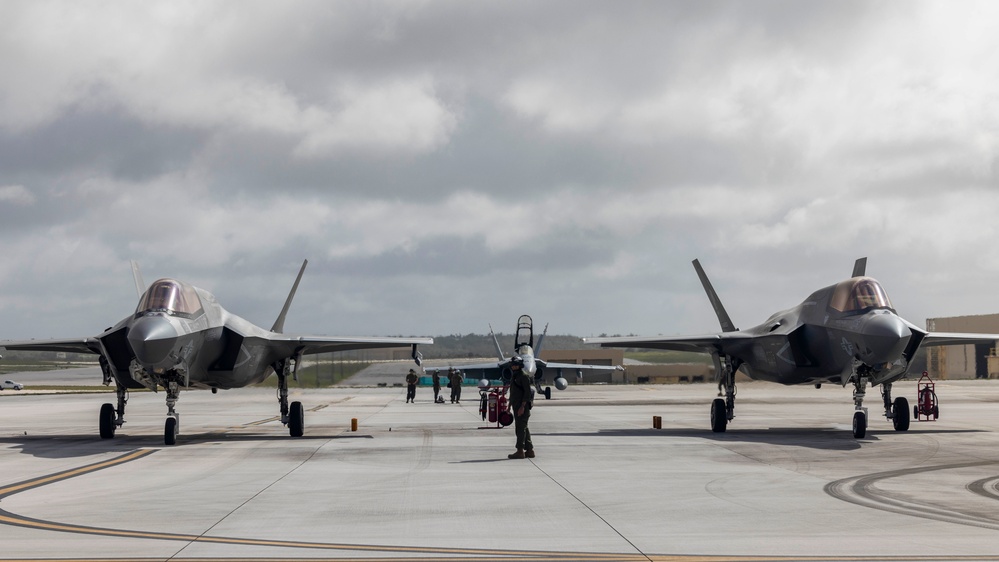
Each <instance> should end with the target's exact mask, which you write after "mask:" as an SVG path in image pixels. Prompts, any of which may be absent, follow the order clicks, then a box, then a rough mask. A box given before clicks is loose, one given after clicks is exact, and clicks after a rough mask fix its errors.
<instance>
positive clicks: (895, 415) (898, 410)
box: [891, 396, 909, 431]
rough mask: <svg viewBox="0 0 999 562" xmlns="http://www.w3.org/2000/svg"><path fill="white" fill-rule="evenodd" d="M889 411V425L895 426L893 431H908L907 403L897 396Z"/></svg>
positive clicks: (902, 397) (903, 398)
mask: <svg viewBox="0 0 999 562" xmlns="http://www.w3.org/2000/svg"><path fill="white" fill-rule="evenodd" d="M891 411H892V418H891V424H892V425H893V426H895V431H909V401H908V400H906V399H905V397H904V396H899V397H898V398H896V399H895V405H894V406H893V407H892V409H891Z"/></svg>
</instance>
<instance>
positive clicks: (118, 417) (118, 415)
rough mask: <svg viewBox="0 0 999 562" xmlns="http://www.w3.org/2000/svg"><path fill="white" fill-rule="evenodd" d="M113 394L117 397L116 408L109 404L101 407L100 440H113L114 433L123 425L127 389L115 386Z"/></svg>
mask: <svg viewBox="0 0 999 562" xmlns="http://www.w3.org/2000/svg"><path fill="white" fill-rule="evenodd" d="M115 394H117V395H118V407H117V408H115V406H114V404H111V403H106V404H103V405H101V414H100V423H99V426H100V431H101V439H113V438H114V433H115V431H117V430H118V428H119V427H121V426H123V425H125V404H127V403H128V389H127V388H125V387H123V386H121V385H116V386H115Z"/></svg>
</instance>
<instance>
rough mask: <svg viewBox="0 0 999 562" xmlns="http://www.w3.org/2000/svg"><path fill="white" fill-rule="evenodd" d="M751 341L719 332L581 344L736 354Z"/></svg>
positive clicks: (742, 335) (738, 334)
mask: <svg viewBox="0 0 999 562" xmlns="http://www.w3.org/2000/svg"><path fill="white" fill-rule="evenodd" d="M752 339H753V336H752V335H751V334H747V333H745V332H720V333H717V334H707V335H701V336H666V337H664V336H657V337H645V336H637V337H636V336H626V337H613V338H583V342H584V343H591V344H596V345H599V346H600V347H641V348H647V349H666V350H670V351H699V352H702V353H715V352H721V353H725V354H737V353H736V352H737V350H738V349H741V348H743V347H744V346H745V345H746V344H747V343H749V342H750V341H751V340H752Z"/></svg>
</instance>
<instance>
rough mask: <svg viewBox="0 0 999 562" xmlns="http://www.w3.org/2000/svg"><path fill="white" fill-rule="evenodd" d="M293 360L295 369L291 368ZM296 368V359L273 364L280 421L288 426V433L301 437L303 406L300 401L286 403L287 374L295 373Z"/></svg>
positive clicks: (303, 416) (303, 419) (302, 430)
mask: <svg viewBox="0 0 999 562" xmlns="http://www.w3.org/2000/svg"><path fill="white" fill-rule="evenodd" d="M292 361H295V369H294V370H292V368H291V362H292ZM297 370H298V361H297V360H293V359H282V360H280V361H278V362H277V363H275V364H274V372H275V373H277V376H278V402H279V403H280V404H281V423H283V424H285V425H286V426H288V433H289V434H290V435H291V436H292V437H301V436H302V435H304V434H305V408H303V407H302V403H301V402H292V403H291V404H288V375H289V374H290V375H292V376H294V375H295V371H297Z"/></svg>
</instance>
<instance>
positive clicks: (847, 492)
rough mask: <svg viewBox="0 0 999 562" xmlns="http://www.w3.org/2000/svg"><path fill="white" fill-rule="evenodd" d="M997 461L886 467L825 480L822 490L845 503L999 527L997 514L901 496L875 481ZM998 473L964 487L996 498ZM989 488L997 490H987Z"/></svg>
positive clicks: (998, 492)
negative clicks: (881, 469)
mask: <svg viewBox="0 0 999 562" xmlns="http://www.w3.org/2000/svg"><path fill="white" fill-rule="evenodd" d="M990 465H999V461H994V460H989V461H973V462H964V463H953V464H943V465H935V466H924V467H918V468H904V469H899V470H889V471H886V472H876V473H873V474H866V475H861V476H852V477H850V478H843V479H841V480H837V481H835V482H830V483H829V484H826V486H825V488H824V491H825V493H827V494H829V495H830V496H832V497H834V498H836V499H839V500H843V501H845V502H848V503H852V504H856V505H860V506H863V507H869V508H871V509H879V510H881V511H888V512H891V513H897V514H901V515H911V516H913V517H920V518H923V519H933V520H936V521H943V522H947V523H955V524H959V525H969V526H972V527H980V528H984V529H993V530H997V531H999V516H994V517H993V516H988V515H983V514H980V513H972V512H964V511H960V510H957V509H954V508H953V507H950V506H942V505H939V504H935V503H932V502H930V501H918V500H915V499H902V498H900V497H897V496H896V495H894V494H893V493H891V492H887V491H884V490H880V489H879V488H878V487H877V484H878V483H879V482H881V481H882V480H888V479H891V478H898V477H902V476H910V475H913V474H920V473H924V472H934V471H941V470H953V469H961V468H970V467H978V466H990ZM997 481H999V476H994V477H990V478H985V479H982V480H978V481H976V482H972V483H971V484H968V485H967V486H966V487H965V488H966V489H968V490H969V491H971V492H973V493H975V494H977V495H980V496H983V497H986V498H990V499H999V489H996V488H995V486H996V482H997ZM990 483H992V486H991V488H993V489H995V490H996V491H995V492H993V491H992V490H990V489H989V488H990Z"/></svg>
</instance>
